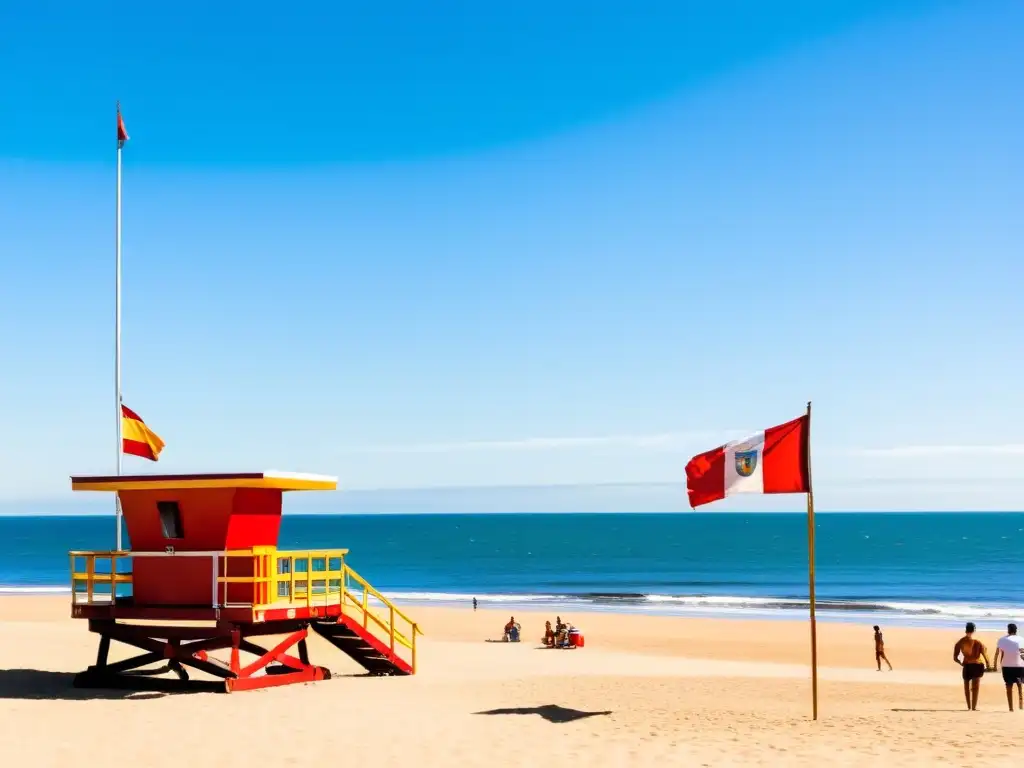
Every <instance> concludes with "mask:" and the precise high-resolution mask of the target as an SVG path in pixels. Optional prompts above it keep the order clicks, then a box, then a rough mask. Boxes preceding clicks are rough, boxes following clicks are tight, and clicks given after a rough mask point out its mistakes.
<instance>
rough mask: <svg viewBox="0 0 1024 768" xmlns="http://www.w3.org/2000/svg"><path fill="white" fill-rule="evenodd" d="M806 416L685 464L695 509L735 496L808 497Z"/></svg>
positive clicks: (697, 457) (691, 503)
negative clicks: (798, 495) (768, 494)
mask: <svg viewBox="0 0 1024 768" xmlns="http://www.w3.org/2000/svg"><path fill="white" fill-rule="evenodd" d="M808 421H809V417H808V416H801V417H800V418H799V419H793V421H787V422H786V423H785V424H780V425H779V426H777V427H769V428H768V429H766V430H764V431H763V432H759V433H758V434H756V435H752V436H751V437H748V438H747V439H746V440H737V441H735V442H732V443H728V444H726V445H722V446H719V447H718V448H714V449H712V450H710V451H707V452H706V453H702V454H699V455H697V456H694V457H693V458H692V459H690V463H689V464H687V465H686V490H687V491H688V492H689V496H690V506H691V507H693V508H696V507H699V506H701V505H703V504H708V503H710V502H712V501H718V500H719V499H724V498H725V497H726V496H732V495H733V494H736V493H808V492H809V491H810V490H811V483H810V475H811V473H810V469H809V463H808V455H809V452H810V446H809V445H808V435H809V429H808Z"/></svg>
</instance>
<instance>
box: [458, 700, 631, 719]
mask: <svg viewBox="0 0 1024 768" xmlns="http://www.w3.org/2000/svg"><path fill="white" fill-rule="evenodd" d="M611 713H612V711H611V710H610V709H609V710H605V711H604V712H584V711H583V710H580V709H570V708H569V707H560V706H558V705H557V704H544V705H543V706H540V707H502V708H501V709H488V710H487V711H486V712H474V713H473V714H474V715H540V716H541V717H543V718H544V719H545V720H547V721H548V722H549V723H571V722H573V721H574V720H582V719H583V718H585V717H595V716H597V715H610V714H611Z"/></svg>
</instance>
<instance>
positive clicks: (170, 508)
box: [156, 501, 185, 539]
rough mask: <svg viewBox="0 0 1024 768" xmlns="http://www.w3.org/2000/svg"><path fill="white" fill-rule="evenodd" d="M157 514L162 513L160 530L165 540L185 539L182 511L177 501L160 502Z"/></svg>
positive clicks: (157, 506)
mask: <svg viewBox="0 0 1024 768" xmlns="http://www.w3.org/2000/svg"><path fill="white" fill-rule="evenodd" d="M156 509H157V512H159V513H160V528H161V529H162V530H163V534H164V538H165V539H183V538H185V533H184V531H183V530H182V527H181V510H180V509H178V502H176V501H158V502H157V503H156Z"/></svg>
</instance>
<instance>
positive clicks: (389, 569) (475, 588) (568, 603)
mask: <svg viewBox="0 0 1024 768" xmlns="http://www.w3.org/2000/svg"><path fill="white" fill-rule="evenodd" d="M113 537H114V523H113V519H112V517H95V516H77V517H55V516H40V517H11V516H4V517H0V593H7V594H45V593H61V592H67V591H68V558H67V551H68V550H69V549H107V548H110V547H111V546H112V545H113ZM816 539H817V599H818V615H819V618H820V619H822V620H826V621H827V620H833V621H857V622H871V623H887V624H923V625H934V626H954V625H955V626H959V625H961V624H962V623H963V622H964V621H965V620H973V621H975V622H977V623H978V625H979V627H981V628H987V629H999V628H1001V627H1003V626H1004V625H1005V624H1006V622H1007V621H1008V620H1017V621H1018V622H1019V623H1024V583H1022V582H1019V581H1018V578H1017V577H1018V576H1019V574H1020V573H1021V553H1022V552H1024V513H1010V512H1003V513H985V512H970V513H877V512H873V513H825V514H819V515H818V516H817V527H816ZM279 546H280V548H281V549H307V548H315V547H348V548H349V549H350V550H351V551H350V554H349V562H350V564H351V565H352V567H353V568H355V569H356V570H357V571H359V572H360V573H361V574H362V575H363V576H364V577H366V578H367V579H368V580H369V581H370V582H371V583H372V584H374V586H376V587H377V588H378V589H379V590H381V591H382V592H384V593H385V594H386V595H389V596H391V597H393V598H394V599H395V600H396V601H398V602H400V603H408V604H437V605H453V604H460V605H468V604H469V603H470V601H471V600H472V598H473V597H476V598H478V600H479V601H480V606H481V608H500V609H501V610H503V611H504V610H507V611H509V612H512V611H514V610H516V609H520V610H521V609H526V608H529V609H543V610H547V609H549V608H550V609H552V610H555V609H558V610H561V611H562V612H563V614H564V613H567V612H570V611H574V610H575V611H584V610H586V611H594V610H604V611H608V610H615V611H628V612H644V613H655V614H673V615H692V616H734V617H743V616H746V617H750V618H804V617H806V615H807V595H808V584H807V518H806V516H805V515H803V514H777V513H756V514H739V513H725V514H723V513H718V514H715V513H685V514H610V513H601V514H584V513H576V514H551V513H548V514H489V515H488V514H448V515H446V514H408V515H402V514H374V515H354V514H352V515H350V514H346V515H327V514H314V515H300V514H287V513H286V514H285V515H284V518H283V520H282V525H281V537H280V542H279Z"/></svg>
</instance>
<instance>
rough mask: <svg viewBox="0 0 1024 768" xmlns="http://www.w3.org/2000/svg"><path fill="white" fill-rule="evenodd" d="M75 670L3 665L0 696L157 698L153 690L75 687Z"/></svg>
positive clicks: (68, 698) (26, 697)
mask: <svg viewBox="0 0 1024 768" xmlns="http://www.w3.org/2000/svg"><path fill="white" fill-rule="evenodd" d="M74 681H75V673H74V672H47V671H44V670H41V669H0V699H66V700H68V701H87V700H89V699H133V700H136V699H158V698H160V697H162V696H164V695H166V694H164V693H160V692H154V691H145V692H141V691H123V690H111V689H106V688H75V686H74Z"/></svg>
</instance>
